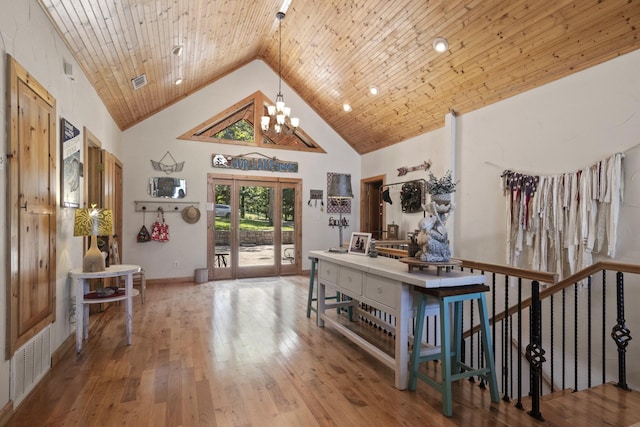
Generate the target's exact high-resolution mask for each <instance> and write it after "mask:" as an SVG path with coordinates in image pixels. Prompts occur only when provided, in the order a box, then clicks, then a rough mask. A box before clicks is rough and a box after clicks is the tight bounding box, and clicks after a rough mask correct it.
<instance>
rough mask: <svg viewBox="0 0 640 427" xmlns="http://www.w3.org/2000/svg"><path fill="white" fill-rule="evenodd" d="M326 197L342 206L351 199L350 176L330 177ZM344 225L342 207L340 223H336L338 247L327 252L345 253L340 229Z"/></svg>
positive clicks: (338, 175) (337, 175)
mask: <svg viewBox="0 0 640 427" xmlns="http://www.w3.org/2000/svg"><path fill="white" fill-rule="evenodd" d="M327 197H328V198H329V199H337V200H336V201H337V202H338V203H340V204H342V203H343V202H344V201H345V200H346V199H353V191H351V175H348V174H336V175H333V176H332V177H331V181H330V182H329V189H328V190H327ZM344 227H345V225H343V224H342V206H341V207H340V221H339V222H338V230H339V239H340V246H338V247H337V248H331V249H329V252H338V253H347V249H346V248H344V247H343V240H342V229H343V228H344Z"/></svg>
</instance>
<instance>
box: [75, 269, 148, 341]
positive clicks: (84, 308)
mask: <svg viewBox="0 0 640 427" xmlns="http://www.w3.org/2000/svg"><path fill="white" fill-rule="evenodd" d="M140 270H141V267H140V266H139V265H128V264H115V265H111V266H109V267H107V268H106V270H105V271H99V272H97V273H89V272H83V271H82V269H81V268H76V269H73V270H71V271H70V272H69V277H71V278H72V279H75V281H76V283H77V288H76V352H78V353H80V351H81V350H82V340H83V339H87V338H89V304H101V303H107V302H113V301H122V300H124V301H125V313H126V317H127V319H126V331H127V345H131V331H132V328H133V326H132V325H133V302H132V300H131V298H133V296H135V295H138V293H139V292H138V290H137V289H133V274H134V273H138V272H140ZM121 276H123V277H124V278H125V281H124V283H125V287H124V292H123V293H122V292H119V293H118V294H116V295H112V296H109V297H104V298H91V295H88V297H85V294H89V280H91V279H104V278H106V277H121Z"/></svg>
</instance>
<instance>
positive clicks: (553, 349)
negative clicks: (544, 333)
mask: <svg viewBox="0 0 640 427" xmlns="http://www.w3.org/2000/svg"><path fill="white" fill-rule="evenodd" d="M554 296H555V295H553V294H551V296H550V300H549V307H550V308H549V317H550V320H549V323H550V324H551V326H550V328H549V335H550V338H549V340H550V343H551V393H553V392H554V391H555V375H554V366H555V365H554V358H553V356H554V353H555V345H554V338H555V334H554V327H553V318H554V307H553V300H554V298H553V297H554Z"/></svg>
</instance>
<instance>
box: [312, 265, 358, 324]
mask: <svg viewBox="0 0 640 427" xmlns="http://www.w3.org/2000/svg"><path fill="white" fill-rule="evenodd" d="M309 259H310V260H311V272H310V273H309V296H308V297H307V317H311V311H312V310H313V311H314V312H315V313H316V316H317V315H318V308H317V306H316V307H314V306H313V302H314V301H318V298H314V297H313V287H314V282H315V278H316V265H317V264H318V258H316V257H312V256H310V257H309ZM325 300H336V301H340V292H336V296H334V297H326V298H325ZM338 310H340V309H339V308H338ZM349 320H351V307H349Z"/></svg>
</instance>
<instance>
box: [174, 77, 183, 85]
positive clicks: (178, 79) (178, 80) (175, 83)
mask: <svg viewBox="0 0 640 427" xmlns="http://www.w3.org/2000/svg"><path fill="white" fill-rule="evenodd" d="M180 83H182V77H178V78H177V79H176V81H175V82H173V84H174V85H176V86H177V85H179V84H180Z"/></svg>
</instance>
